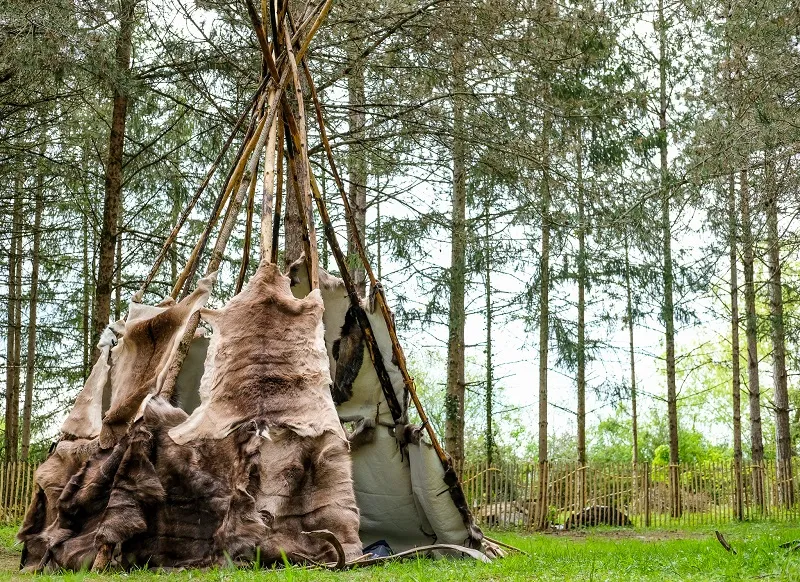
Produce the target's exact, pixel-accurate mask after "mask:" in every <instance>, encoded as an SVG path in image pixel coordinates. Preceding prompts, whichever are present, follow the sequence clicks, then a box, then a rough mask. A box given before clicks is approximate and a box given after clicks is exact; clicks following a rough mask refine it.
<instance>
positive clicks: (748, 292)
mask: <svg viewBox="0 0 800 582" xmlns="http://www.w3.org/2000/svg"><path fill="white" fill-rule="evenodd" d="M739 198H740V206H741V214H742V271H744V305H745V322H746V323H745V335H746V336H747V391H748V402H749V409H750V458H751V461H752V464H753V467H754V468H753V471H752V479H753V499H754V501H755V502H756V504H757V505H758V506H759V507H761V508H762V509H763V508H764V501H765V498H764V476H763V473H762V471H763V465H764V437H763V432H762V428H761V386H760V382H759V378H758V319H757V314H756V286H755V280H754V274H753V263H754V261H755V258H754V249H753V246H754V243H753V227H752V225H751V223H750V191H749V183H748V172H747V170H742V171H741V173H740V179H739Z"/></svg>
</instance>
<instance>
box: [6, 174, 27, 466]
mask: <svg viewBox="0 0 800 582" xmlns="http://www.w3.org/2000/svg"><path fill="white" fill-rule="evenodd" d="M18 172H19V171H18ZM22 187H23V179H22V176H21V174H19V173H18V174H17V177H16V183H15V191H14V206H13V210H12V214H11V237H10V241H9V245H8V249H9V251H8V326H7V336H6V414H5V431H4V433H3V450H4V453H5V458H6V460H7V461H16V460H17V445H18V435H17V428H18V426H19V372H20V361H19V357H18V355H19V348H18V345H17V343H18V342H19V340H20V334H19V333H18V327H20V325H21V323H22V322H21V321H18V320H17V317H18V315H19V314H20V309H19V308H18V305H19V303H20V302H21V301H22V298H21V297H20V293H19V291H18V290H19V288H20V286H19V285H18V280H20V279H21V278H22V272H21V269H20V264H21V263H20V260H19V257H18V256H17V254H18V252H19V251H20V245H19V244H18V239H19V238H21V237H22V197H23V193H22Z"/></svg>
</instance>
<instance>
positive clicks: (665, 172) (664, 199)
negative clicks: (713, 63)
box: [658, 0, 681, 517]
mask: <svg viewBox="0 0 800 582" xmlns="http://www.w3.org/2000/svg"><path fill="white" fill-rule="evenodd" d="M658 40H659V42H658V53H659V54H658V77H659V109H658V127H659V133H660V139H659V154H660V155H659V162H660V173H661V234H662V245H663V246H662V249H663V261H664V263H663V282H664V303H663V306H662V313H661V316H662V320H663V321H664V328H665V339H666V348H667V361H666V364H667V416H668V422H669V464H670V509H671V513H672V516H673V517H679V516H680V513H681V507H680V492H679V479H678V463H679V461H680V459H679V452H678V398H677V390H676V382H675V305H674V302H673V297H672V285H673V274H672V222H671V220H670V197H671V186H670V184H669V162H668V160H667V131H668V128H667V108H668V107H669V103H668V97H667V56H666V51H667V29H666V20H665V18H664V0H659V1H658Z"/></svg>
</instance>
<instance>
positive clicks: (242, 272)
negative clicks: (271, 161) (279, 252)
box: [235, 173, 258, 295]
mask: <svg viewBox="0 0 800 582" xmlns="http://www.w3.org/2000/svg"><path fill="white" fill-rule="evenodd" d="M257 182H258V174H256V173H253V175H252V176H251V177H250V189H249V192H248V195H247V222H246V224H245V231H244V249H243V250H242V264H241V266H240V267H239V276H238V277H237V278H236V292H235V295H238V294H239V293H240V292H241V291H242V287H243V286H244V280H245V279H246V278H247V267H248V266H249V264H250V242H251V240H250V239H251V238H252V236H253V210H254V208H253V207H254V206H255V198H256V183H257Z"/></svg>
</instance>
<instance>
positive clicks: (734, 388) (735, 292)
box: [728, 174, 744, 520]
mask: <svg viewBox="0 0 800 582" xmlns="http://www.w3.org/2000/svg"><path fill="white" fill-rule="evenodd" d="M728 228H729V233H728V241H729V246H730V260H731V378H732V382H731V396H732V402H733V470H734V478H735V479H736V483H735V486H736V487H735V496H734V510H735V513H736V519H739V520H741V519H744V505H743V504H744V488H743V484H742V418H741V415H742V405H741V401H740V400H741V398H740V396H741V390H742V386H741V376H740V370H739V360H740V358H741V354H740V353H739V280H738V273H737V261H736V256H737V252H736V235H737V228H736V184H735V180H734V176H733V174H731V175H730V177H729V179H728Z"/></svg>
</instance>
